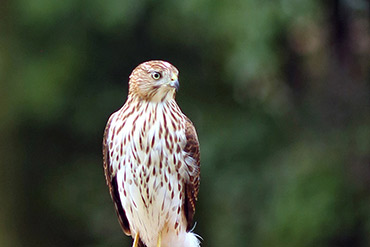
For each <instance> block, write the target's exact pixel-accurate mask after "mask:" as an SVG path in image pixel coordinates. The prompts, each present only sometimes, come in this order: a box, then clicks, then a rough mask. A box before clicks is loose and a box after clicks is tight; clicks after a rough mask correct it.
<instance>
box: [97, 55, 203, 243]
mask: <svg viewBox="0 0 370 247" xmlns="http://www.w3.org/2000/svg"><path fill="white" fill-rule="evenodd" d="M178 88H179V82H178V70H177V69H176V68H175V67H174V66H173V65H171V64H170V63H168V62H165V61H158V60H156V61H149V62H145V63H142V64H140V65H139V66H138V67H136V68H135V69H134V70H133V72H132V73H131V75H130V80H129V94H128V97H127V101H126V103H125V104H124V105H123V106H122V108H121V109H120V110H118V111H117V112H115V113H113V114H112V115H111V116H110V118H109V120H108V123H107V126H106V128H105V133H104V140H103V156H104V171H105V178H106V180H107V184H108V186H109V191H110V195H111V197H112V199H113V202H114V205H115V208H116V211H117V215H118V218H119V222H120V224H121V227H122V229H123V231H124V233H125V234H126V235H130V236H132V237H133V238H134V242H133V246H148V247H153V246H162V247H166V246H168V247H182V246H183V247H196V246H199V240H198V237H197V235H196V234H194V233H192V232H191V228H192V224H193V215H194V212H195V202H196V200H197V196H198V191H199V179H200V178H199V175H200V153H199V143H198V137H197V134H196V131H195V128H194V126H193V124H192V122H191V121H190V120H189V119H188V118H187V117H186V116H185V115H184V114H183V113H182V112H181V110H180V108H179V106H178V105H177V103H176V101H175V93H176V91H177V90H178Z"/></svg>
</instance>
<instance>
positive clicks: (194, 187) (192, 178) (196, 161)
mask: <svg viewBox="0 0 370 247" xmlns="http://www.w3.org/2000/svg"><path fill="white" fill-rule="evenodd" d="M185 135H186V141H187V142H186V145H185V148H184V151H185V152H186V153H187V154H188V155H189V156H190V157H191V158H192V159H193V162H192V164H187V165H188V170H189V180H188V181H186V183H185V202H184V211H185V217H186V220H187V229H186V230H187V231H190V230H191V229H192V225H193V217H194V213H195V203H196V201H197V199H198V192H199V184H200V150H199V141H198V136H197V133H196V130H195V128H194V125H193V123H192V122H191V121H190V119H188V118H186V123H185Z"/></svg>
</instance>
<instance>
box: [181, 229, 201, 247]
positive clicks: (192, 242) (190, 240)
mask: <svg viewBox="0 0 370 247" xmlns="http://www.w3.org/2000/svg"><path fill="white" fill-rule="evenodd" d="M201 239H202V238H201V237H200V236H199V235H198V234H195V233H193V232H187V233H186V234H185V241H184V247H200V240H201Z"/></svg>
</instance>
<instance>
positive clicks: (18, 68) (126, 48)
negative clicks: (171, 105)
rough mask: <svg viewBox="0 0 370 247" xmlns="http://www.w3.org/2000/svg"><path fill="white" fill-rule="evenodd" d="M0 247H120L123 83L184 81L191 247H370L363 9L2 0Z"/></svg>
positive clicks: (292, 3)
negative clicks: (193, 149) (162, 63)
mask: <svg viewBox="0 0 370 247" xmlns="http://www.w3.org/2000/svg"><path fill="white" fill-rule="evenodd" d="M0 16H1V18H0V83H1V84H0V120H1V121H0V145H1V149H0V162H1V170H0V200H1V210H0V246H5V247H13V246H28V247H29V246H38V247H40V246H130V242H131V240H130V238H128V237H125V236H124V235H123V233H122V232H121V230H120V228H119V224H118V222H117V219H116V215H115V212H114V207H113V204H112V202H111V200H110V197H109V193H108V189H107V188H106V186H105V181H104V176H103V170H102V155H101V141H102V135H103V129H104V126H105V123H106V121H107V119H108V117H109V115H110V114H111V113H112V112H113V111H115V110H117V109H118V108H119V107H120V106H121V105H122V104H123V103H124V101H125V98H126V95H127V81H128V76H129V74H130V72H131V71H132V69H133V68H134V67H135V66H136V65H138V64H139V63H141V62H143V61H146V60H151V59H163V60H168V61H170V62H171V63H173V64H174V65H175V66H177V67H178V68H179V70H180V82H181V90H180V91H179V93H178V96H177V99H178V102H179V104H180V106H181V107H182V109H183V111H184V112H185V113H186V114H187V115H188V116H189V117H190V118H191V119H192V120H193V122H194V123H195V125H196V127H197V130H198V135H199V138H200V142H201V151H202V183H201V190H200V196H199V202H198V205H197V213H196V216H195V217H196V220H197V222H198V223H197V226H196V230H195V232H197V233H199V234H200V235H201V236H202V237H203V238H204V240H203V244H202V246H214V247H217V246H277V247H279V246H284V247H289V246H292V247H296V246H358V247H360V246H370V114H369V113H370V104H369V103H370V102H369V99H370V97H369V96H370V85H369V79H370V77H369V75H370V69H369V68H370V59H369V56H370V31H369V30H370V27H369V3H368V2H367V1H364V0H354V1H349V0H330V1H323V2H321V1H297V0H278V1H266V0H264V1H257V0H237V1H233V2H231V1H224V0H213V1H210V0H204V1H198V0H189V1H172V0H164V1H153V0H146V1H135V0H129V1H122V0H106V1H104V2H103V1H98V0H92V1H84V0H78V1H75V0H65V1H57V0H49V1H46V0H32V1H28V0H14V1H10V0H3V1H2V3H1V7H0Z"/></svg>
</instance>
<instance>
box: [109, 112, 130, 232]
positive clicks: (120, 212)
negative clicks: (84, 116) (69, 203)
mask: <svg viewBox="0 0 370 247" xmlns="http://www.w3.org/2000/svg"><path fill="white" fill-rule="evenodd" d="M113 116H114V115H112V116H111V117H110V118H109V120H108V123H107V126H106V127H105V131H104V137H103V167H104V174H105V180H106V182H107V185H108V187H109V193H110V196H111V198H112V200H113V202H114V206H115V209H116V213H117V216H118V220H119V223H120V225H121V227H122V230H123V232H124V233H125V234H126V235H131V231H130V224H129V222H128V220H127V217H126V213H125V210H124V209H123V207H122V203H121V199H120V197H119V192H118V185H117V176H116V173H117V170H116V168H114V167H113V166H112V164H111V163H110V160H109V152H110V150H109V146H108V141H107V138H108V133H109V129H110V127H111V124H112V119H113Z"/></svg>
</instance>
